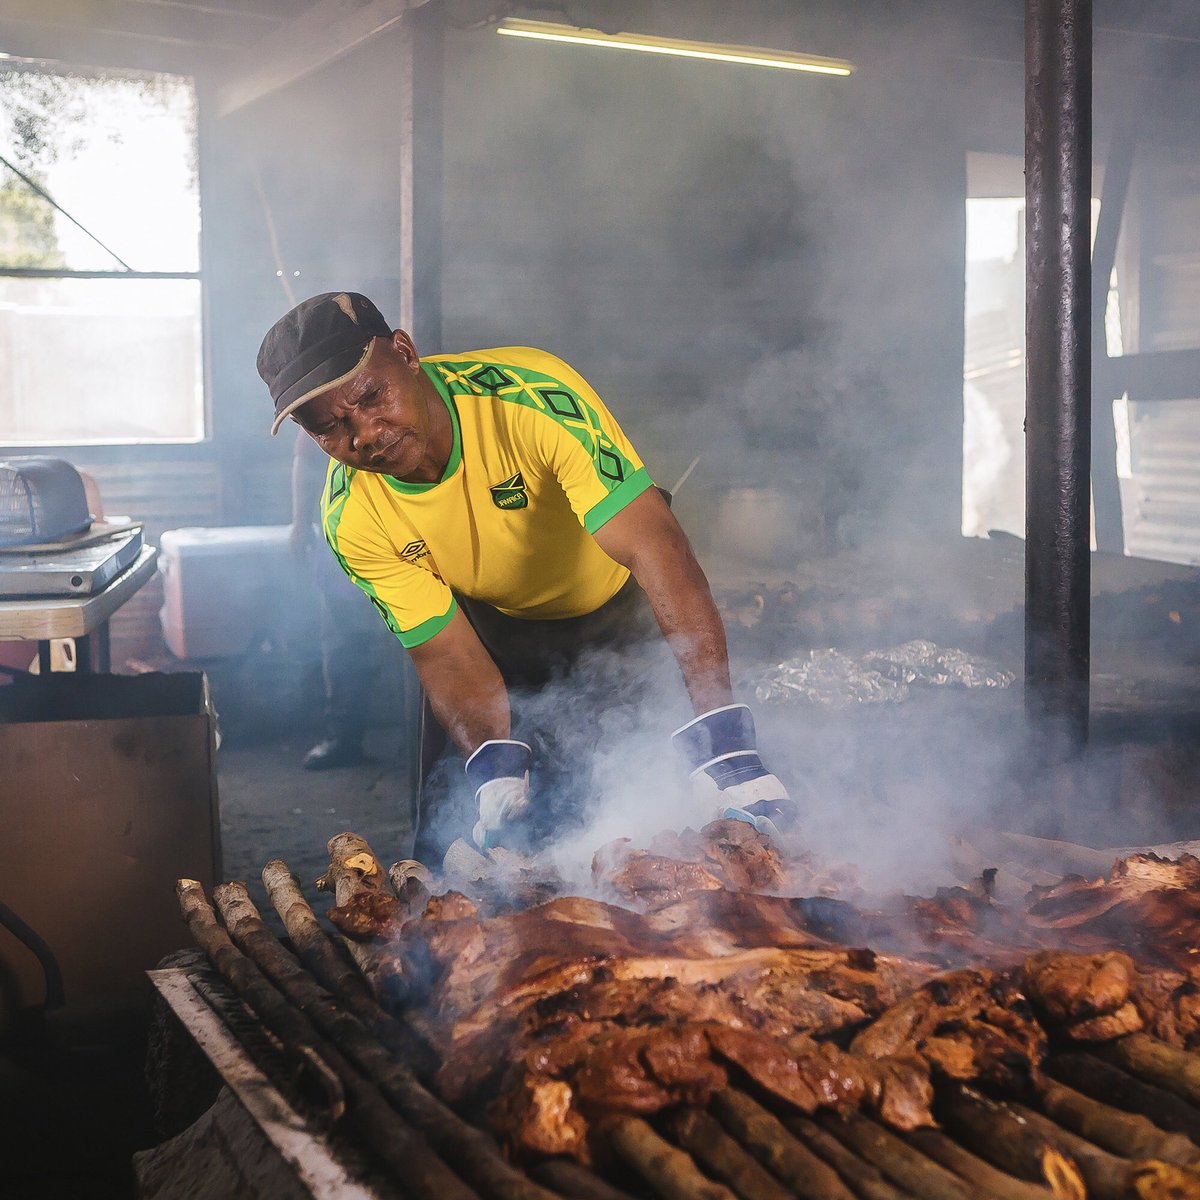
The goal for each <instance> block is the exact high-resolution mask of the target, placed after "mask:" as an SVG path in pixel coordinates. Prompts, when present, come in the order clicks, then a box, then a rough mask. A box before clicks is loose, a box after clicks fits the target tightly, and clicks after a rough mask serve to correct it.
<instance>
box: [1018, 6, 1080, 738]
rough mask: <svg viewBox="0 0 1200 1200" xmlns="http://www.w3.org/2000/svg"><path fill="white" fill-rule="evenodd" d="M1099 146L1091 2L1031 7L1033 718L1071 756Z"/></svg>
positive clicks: (1028, 670) (1028, 684) (1029, 603)
mask: <svg viewBox="0 0 1200 1200" xmlns="http://www.w3.org/2000/svg"><path fill="white" fill-rule="evenodd" d="M1091 144H1092V4H1091V0H1026V4H1025V213H1026V244H1025V296H1026V301H1025V302H1026V313H1025V344H1026V382H1025V387H1026V392H1025V428H1026V435H1025V707H1026V713H1027V715H1028V716H1029V717H1030V718H1031V719H1032V720H1033V721H1034V722H1035V728H1037V729H1039V730H1040V731H1042V732H1044V733H1046V734H1047V735H1049V736H1051V737H1052V738H1053V740H1054V742H1055V743H1056V744H1058V745H1059V747H1060V749H1061V750H1062V751H1064V752H1066V753H1067V754H1069V753H1070V750H1071V748H1072V747H1081V746H1082V745H1083V744H1084V743H1085V742H1086V740H1087V729H1088V704H1089V694H1088V671H1089V634H1090V628H1089V626H1090V612H1089V608H1090V602H1091V561H1090V553H1089V543H1090V531H1089V520H1088V517H1089V486H1088V485H1089V466H1090V459H1091V355H1092V342H1091V302H1092V296H1091V261H1090V254H1089V244H1088V243H1089V232H1090V221H1091V209H1090V201H1091V173H1092V170H1091V167H1092V155H1091ZM1063 741H1065V745H1063V744H1062V743H1063Z"/></svg>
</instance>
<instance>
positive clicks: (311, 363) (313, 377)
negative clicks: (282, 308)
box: [258, 292, 392, 437]
mask: <svg viewBox="0 0 1200 1200" xmlns="http://www.w3.org/2000/svg"><path fill="white" fill-rule="evenodd" d="M391 336H392V329H391V326H390V325H389V324H388V323H387V321H385V320H384V319H383V314H382V313H381V312H380V311H379V309H377V308H376V307H375V305H374V304H372V303H371V301H370V300H368V299H367V298H366V296H362V295H359V293H358V292H322V293H321V294H320V295H319V296H310V297H309V298H308V299H307V300H302V301H301V302H300V303H299V304H297V305H296V307H295V308H293V309H292V311H291V312H289V313H287V314H286V315H285V316H282V317H280V318H279V320H278V321H276V322H275V324H274V325H272V326H271V328H270V330H269V331H268V333H267V336H266V337H265V338H263V340H262V345H261V346H259V348H258V373H259V375H261V376H262V378H263V382H264V383H266V385H267V387H268V388H270V390H271V399H272V400H274V401H275V420H274V422H272V424H271V436H272V437H274V436H275V434H277V433H278V432H279V426H280V425H282V424H283V421H284V418H285V417H287V416H290V415H291V414H292V413H293V412H295V411H296V409H298V408H299V407H300V406H301V405H302V404H307V403H308V401H309V400H311V399H312V398H313V397H314V396H316V395H319V394H320V393H321V392H324V391H328V390H329V389H330V388H331V387H337V386H338V384H340V383H345V382H346V380H347V379H350V378H351V377H352V376H353V375H354V374H355V373H356V372H357V371H358V369H359V368H360V367H361V366H362V365H363V363H364V362H365V361H366V358H367V355H368V354H369V353H370V350H371V341H372V339H374V338H377V337H386V338H390V337H391Z"/></svg>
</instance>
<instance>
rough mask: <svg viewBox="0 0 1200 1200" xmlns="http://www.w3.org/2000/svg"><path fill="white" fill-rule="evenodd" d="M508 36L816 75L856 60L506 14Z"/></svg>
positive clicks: (501, 28)
mask: <svg viewBox="0 0 1200 1200" xmlns="http://www.w3.org/2000/svg"><path fill="white" fill-rule="evenodd" d="M496 32H497V33H502V34H504V35H505V36H507V37H522V38H533V39H534V40H536V41H542V42H573V43H575V44H576V45H580V46H604V47H607V48H608V49H610V50H638V51H640V52H641V53H643V54H671V55H675V56H677V57H679V58H707V59H713V60H715V61H717V62H732V63H744V64H746V65H747V66H752V67H776V68H779V69H781V70H784V71H808V72H811V73H813V74H816V75H849V74H850V72H851V71H853V70H854V65H853V63H849V62H847V61H846V60H845V59H842V58H821V57H819V56H818V55H815V54H793V53H792V52H791V51H790V50H768V49H765V48H764V47H762V46H730V45H725V44H723V43H720V42H689V41H685V40H684V39H682V38H664V37H654V36H653V35H652V34H648V33H601V31H600V30H599V29H580V28H578V27H577V26H575V25H555V24H554V23H553V22H550V21H525V20H522V19H520V18H518V17H505V18H504V20H503V21H501V22H500V24H499V25H498V26H497V27H496Z"/></svg>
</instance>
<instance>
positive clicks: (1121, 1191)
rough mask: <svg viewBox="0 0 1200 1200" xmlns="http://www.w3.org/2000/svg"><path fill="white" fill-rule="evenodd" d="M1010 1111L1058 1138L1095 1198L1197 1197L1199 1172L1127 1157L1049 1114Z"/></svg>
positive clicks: (1151, 1199)
mask: <svg viewBox="0 0 1200 1200" xmlns="http://www.w3.org/2000/svg"><path fill="white" fill-rule="evenodd" d="M1012 1107H1013V1111H1014V1112H1015V1113H1017V1114H1018V1116H1021V1117H1024V1118H1025V1120H1027V1121H1028V1122H1030V1124H1032V1125H1033V1126H1034V1128H1035V1129H1037V1130H1039V1131H1040V1132H1043V1133H1044V1134H1045V1135H1046V1136H1047V1137H1048V1138H1051V1137H1052V1138H1054V1139H1056V1140H1057V1142H1058V1144H1059V1146H1060V1148H1061V1150H1062V1153H1064V1154H1068V1155H1070V1157H1071V1158H1073V1159H1074V1160H1075V1162H1077V1163H1078V1164H1079V1170H1080V1172H1081V1173H1082V1175H1083V1178H1084V1181H1085V1183H1086V1184H1087V1189H1088V1191H1087V1194H1088V1196H1089V1197H1095V1200H1119V1198H1120V1197H1132V1196H1137V1197H1139V1200H1200V1175H1195V1174H1193V1173H1192V1172H1191V1171H1188V1170H1186V1169H1184V1168H1183V1167H1179V1166H1177V1165H1176V1164H1174V1163H1168V1162H1163V1161H1162V1160H1161V1159H1157V1158H1141V1159H1136V1160H1134V1161H1130V1160H1128V1159H1125V1158H1118V1157H1117V1156H1116V1155H1113V1154H1109V1153H1108V1151H1106V1150H1102V1149H1101V1148H1100V1147H1099V1146H1097V1145H1095V1144H1094V1143H1093V1142H1089V1141H1086V1140H1085V1139H1084V1138H1081V1137H1079V1136H1078V1134H1074V1133H1071V1132H1070V1131H1069V1130H1066V1129H1063V1128H1062V1127H1061V1126H1059V1125H1056V1124H1055V1123H1054V1122H1053V1121H1051V1120H1050V1118H1049V1117H1044V1116H1042V1114H1041V1113H1035V1112H1034V1111H1033V1110H1032V1109H1028V1108H1025V1107H1024V1106H1023V1105H1020V1104H1014V1105H1013V1106H1012Z"/></svg>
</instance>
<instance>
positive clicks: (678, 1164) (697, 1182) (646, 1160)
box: [608, 1117, 737, 1200]
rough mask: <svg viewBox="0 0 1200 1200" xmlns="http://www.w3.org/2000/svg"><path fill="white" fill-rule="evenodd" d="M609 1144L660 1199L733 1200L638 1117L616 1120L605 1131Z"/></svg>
mask: <svg viewBox="0 0 1200 1200" xmlns="http://www.w3.org/2000/svg"><path fill="white" fill-rule="evenodd" d="M608 1139H609V1144H610V1145H611V1146H612V1148H613V1150H614V1151H615V1152H616V1154H617V1156H618V1157H619V1158H620V1159H621V1160H622V1162H624V1163H626V1164H627V1165H628V1166H629V1167H631V1168H632V1169H633V1170H634V1171H636V1172H637V1174H639V1175H640V1176H641V1177H642V1178H643V1179H644V1180H645V1181H646V1182H647V1183H648V1184H649V1185H650V1186H651V1187H652V1188H653V1189H654V1191H655V1192H656V1193H657V1194H658V1195H659V1196H661V1197H663V1200H737V1197H736V1196H734V1194H733V1193H732V1192H731V1191H730V1190H729V1189H728V1188H727V1187H725V1186H724V1185H723V1184H720V1183H714V1182H713V1181H712V1180H711V1179H707V1178H705V1176H704V1175H703V1174H702V1173H701V1172H700V1170H699V1168H697V1166H696V1164H695V1163H694V1162H692V1160H691V1158H690V1157H689V1156H688V1155H687V1154H685V1153H684V1152H683V1151H682V1150H677V1149H676V1148H675V1147H674V1146H672V1145H671V1144H670V1143H669V1142H666V1141H664V1140H663V1139H662V1138H660V1137H659V1136H658V1134H657V1133H655V1132H654V1130H653V1129H651V1128H650V1126H649V1125H647V1124H646V1122H645V1121H643V1120H642V1119H641V1117H618V1118H617V1119H616V1120H615V1121H613V1123H612V1124H611V1125H610V1126H609V1128H608Z"/></svg>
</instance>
